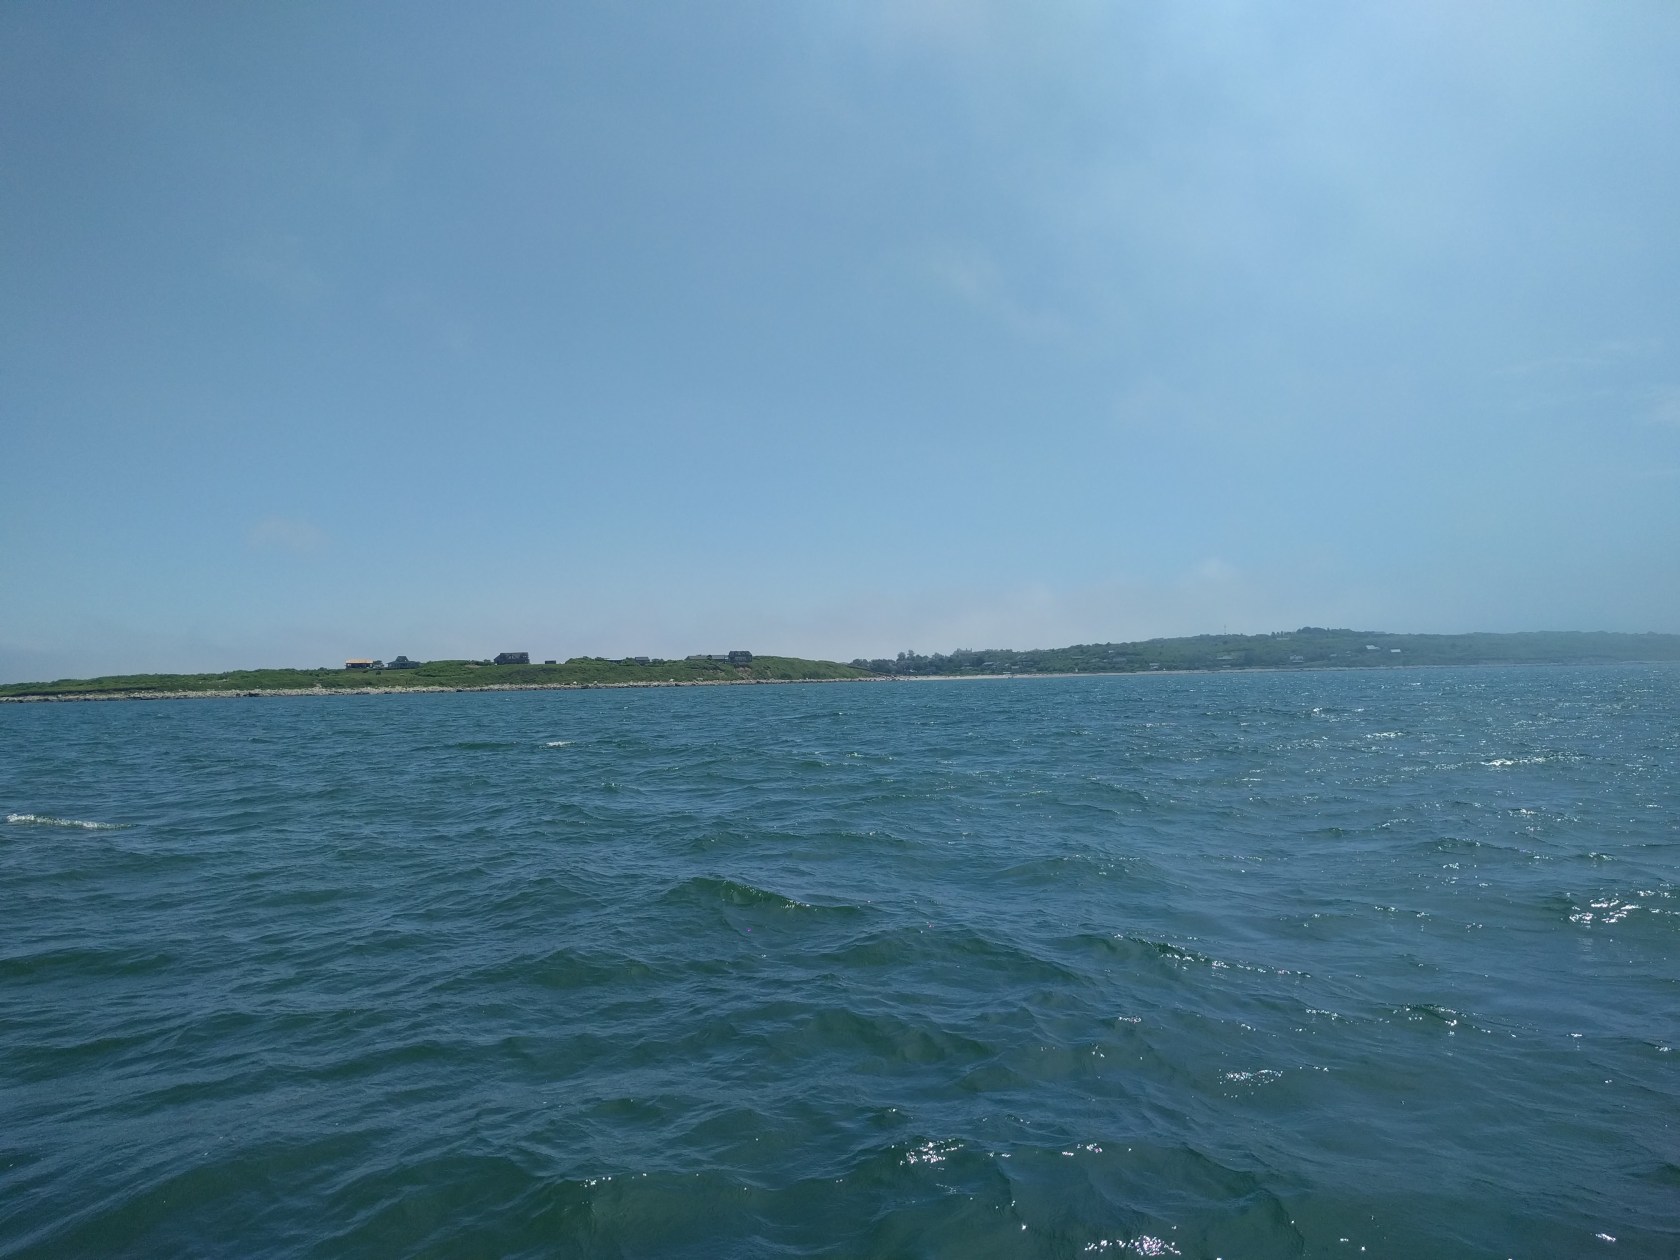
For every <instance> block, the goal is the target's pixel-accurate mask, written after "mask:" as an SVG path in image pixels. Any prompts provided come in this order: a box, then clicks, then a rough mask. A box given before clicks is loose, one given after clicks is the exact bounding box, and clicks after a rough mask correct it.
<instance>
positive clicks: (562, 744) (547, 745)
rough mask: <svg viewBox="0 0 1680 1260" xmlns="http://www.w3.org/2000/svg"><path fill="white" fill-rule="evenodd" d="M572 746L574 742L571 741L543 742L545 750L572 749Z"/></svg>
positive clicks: (555, 740)
mask: <svg viewBox="0 0 1680 1260" xmlns="http://www.w3.org/2000/svg"><path fill="white" fill-rule="evenodd" d="M571 746H572V741H571V740H569V739H550V740H545V741H544V742H543V747H544V748H570V747H571Z"/></svg>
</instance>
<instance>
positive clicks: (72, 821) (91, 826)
mask: <svg viewBox="0 0 1680 1260" xmlns="http://www.w3.org/2000/svg"><path fill="white" fill-rule="evenodd" d="M6 821H7V822H9V823H22V824H23V825H25V826H32V827H80V828H81V829H82V830H83V831H121V830H122V829H123V824H122V823H108V822H85V821H83V820H82V819H80V818H54V817H52V816H51V815H50V814H7V815H6Z"/></svg>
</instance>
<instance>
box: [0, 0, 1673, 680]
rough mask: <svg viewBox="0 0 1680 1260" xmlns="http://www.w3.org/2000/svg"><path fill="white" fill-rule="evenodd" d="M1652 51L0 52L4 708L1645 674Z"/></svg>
mask: <svg viewBox="0 0 1680 1260" xmlns="http://www.w3.org/2000/svg"><path fill="white" fill-rule="evenodd" d="M1676 65H1680V6H1676V5H1674V4H1672V3H1670V2H1669V0H1626V2H1617V3H1576V4H1559V3H1536V2H1534V0H1523V2H1522V3H1509V4H1501V3H1479V4H1475V5H1463V4H1460V3H1440V4H1432V3H1425V2H1419V3H1407V4H1404V5H1365V4H1352V3H1335V4H1328V3H1310V2H1306V3H1299V4H1289V5H1276V4H1260V3H1256V4H1241V3H1234V4H1224V3H1172V4H1168V3H1154V4H1146V3H1102V4H1080V3H1067V4H1062V5H1057V6H1041V5H1028V4H1024V3H1023V4H1012V5H993V4H986V3H972V4H957V3H946V2H944V0H895V2H893V3H881V4H869V3H860V4H851V3H848V4H844V5H842V4H837V3H836V4H820V3H813V4H797V5H795V4H786V3H781V2H780V0H777V2H775V3H770V2H765V3H693V4H683V5H663V6H662V5H626V4H591V3H568V4H565V5H552V4H535V3H533V4H524V3H496V4H489V5H485V6H476V7H473V8H471V9H462V8H461V7H459V6H445V5H428V4H402V5H396V4H390V5H378V4H359V5H343V4H339V3H330V4H327V3H321V4H308V3H296V4H287V5H269V6H261V5H221V4H211V3H203V4H161V3H160V4H134V5H92V4H81V5H78V4H65V3H61V2H59V0H53V2H51V3H37V2H31V0H11V2H10V3H8V4H6V5H5V6H3V7H0V159H3V169H4V172H5V174H4V178H3V180H0V472H3V480H0V678H4V679H7V680H20V679H30V678H41V677H55V676H62V675H71V674H86V673H94V672H111V671H119V670H141V669H219V668H225V667H231V666H238V665H258V664H272V665H282V664H285V665H317V664H325V663H333V662H338V661H342V660H343V659H344V658H345V657H346V656H350V655H364V654H366V655H378V656H387V657H388V656H391V655H395V654H396V653H399V652H402V653H406V654H408V655H410V656H415V657H445V656H483V655H487V654H490V653H493V652H497V651H501V650H505V649H524V650H529V651H531V652H532V653H533V655H536V656H538V657H547V656H553V657H559V658H564V657H566V656H570V655H576V654H596V653H599V654H604V655H623V654H627V653H637V654H643V653H646V654H654V655H679V654H683V653H686V652H690V651H721V650H724V649H727V648H733V647H748V648H751V649H753V650H756V651H760V652H771V651H778V652H786V653H792V654H799V655H812V656H827V657H840V658H847V659H849V658H850V657H853V656H857V655H871V656H872V655H880V654H891V653H893V652H896V651H898V650H901V649H906V648H911V649H916V650H920V651H935V650H949V649H952V648H957V647H975V648H979V647H993V646H1006V647H1034V646H1053V645H1060V644H1064V643H1070V642H1087V641H1100V640H1120V639H1130V638H1138V637H1144V636H1149V635H1156V634H1179V633H1197V632H1202V631H1209V630H1213V631H1217V630H1223V629H1229V630H1231V631H1266V630H1275V629H1285V628H1293V627H1295V626H1299V625H1303V624H1315V625H1353V626H1358V627H1362V628H1376V629H1393V630H1407V631H1462V630H1519V629H1545V628H1578V629H1616V630H1664V631H1680V357H1677V355H1680V231H1677V230H1676V227H1675V224H1676V223H1677V222H1680V218H1677V215H1680V210H1677V207H1680V126H1677V125H1676V120H1680V74H1676V73H1675V72H1674V67H1675V66H1676Z"/></svg>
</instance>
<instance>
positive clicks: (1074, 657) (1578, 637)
mask: <svg viewBox="0 0 1680 1260" xmlns="http://www.w3.org/2000/svg"><path fill="white" fill-rule="evenodd" d="M1611 661H1680V634H1608V633H1581V632H1576V631H1560V632H1550V631H1542V632H1534V633H1526V634H1383V633H1380V632H1377V631H1365V630H1323V629H1319V628H1318V627H1316V626H1306V627H1303V628H1302V629H1300V630H1293V631H1286V632H1281V633H1278V634H1201V635H1196V636H1194V637H1193V638H1185V639H1146V640H1144V641H1143V642H1141V643H1082V644H1076V645H1075V646H1073V647H1065V648H1048V649H1045V650H1042V651H1014V650H1012V649H1009V648H996V649H991V650H987V651H980V652H976V651H970V650H968V649H960V650H958V651H955V652H950V653H944V652H938V653H935V654H934V655H932V656H921V655H918V654H917V653H915V652H900V653H899V654H898V656H897V657H896V658H894V659H891V660H886V659H882V660H873V661H866V660H861V659H860V660H855V661H853V662H852V663H851V664H850V665H840V664H836V663H835V662H833V661H807V660H801V659H799V658H798V657H793V656H755V657H754V658H753V661H752V664H750V665H730V664H728V663H727V662H725V661H721V660H713V659H710V658H706V659H689V660H681V661H649V662H647V663H646V664H637V663H636V662H634V661H629V660H626V661H619V660H606V659H604V658H602V657H596V656H574V657H573V658H572V659H571V660H569V661H567V662H566V663H565V664H563V665H492V664H490V663H488V662H486V661H428V662H426V663H425V664H423V665H420V666H418V667H417V668H414V669H383V670H360V669H242V670H234V671H232V672H231V673H226V674H123V675H119V676H115V677H109V678H61V679H59V680H58V681H56V682H40V683H10V684H5V685H0V699H3V698H5V697H8V696H10V697H16V698H29V697H35V696H40V697H53V696H62V697H72V696H112V697H116V696H123V695H140V694H146V693H157V692H186V693H191V692H224V693H225V692H245V693H248V694H260V693H262V692H275V691H311V692H312V691H349V690H358V689H368V688H374V689H378V690H381V691H406V690H409V689H411V688H415V687H433V688H445V689H455V690H482V689H485V688H493V687H540V686H573V687H600V686H606V685H610V684H613V683H620V684H626V683H633V684H638V685H641V686H650V685H658V684H662V683H728V682H805V681H817V680H823V679H840V678H868V677H871V676H878V675H887V676H897V677H926V676H929V675H935V674H939V675H963V674H969V675H973V674H1123V673H1144V672H1147V671H1151V670H1228V669H1327V668H1328V669H1361V668H1396V667H1399V666H1403V665H1562V664H1585V663H1591V662H1611Z"/></svg>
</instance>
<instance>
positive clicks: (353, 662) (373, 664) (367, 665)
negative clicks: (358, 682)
mask: <svg viewBox="0 0 1680 1260" xmlns="http://www.w3.org/2000/svg"><path fill="white" fill-rule="evenodd" d="M344 668H345V669H384V668H385V662H384V661H371V660H369V659H368V658H367V657H365V656H357V657H352V658H351V659H350V660H348V661H345V662H344Z"/></svg>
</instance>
